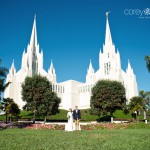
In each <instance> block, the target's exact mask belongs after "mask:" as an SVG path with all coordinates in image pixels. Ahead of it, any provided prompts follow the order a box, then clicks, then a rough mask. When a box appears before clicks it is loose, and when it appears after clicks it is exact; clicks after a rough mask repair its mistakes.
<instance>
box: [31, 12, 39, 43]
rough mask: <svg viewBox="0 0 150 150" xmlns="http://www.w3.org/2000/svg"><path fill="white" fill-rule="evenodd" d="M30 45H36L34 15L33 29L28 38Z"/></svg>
mask: <svg viewBox="0 0 150 150" xmlns="http://www.w3.org/2000/svg"><path fill="white" fill-rule="evenodd" d="M30 45H31V46H32V45H37V31H36V15H35V16H34V22H33V28H32V33H31V38H30Z"/></svg>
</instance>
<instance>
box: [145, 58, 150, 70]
mask: <svg viewBox="0 0 150 150" xmlns="http://www.w3.org/2000/svg"><path fill="white" fill-rule="evenodd" d="M145 61H146V66H147V69H148V72H150V56H145Z"/></svg>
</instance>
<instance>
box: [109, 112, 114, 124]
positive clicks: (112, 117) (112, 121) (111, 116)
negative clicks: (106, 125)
mask: <svg viewBox="0 0 150 150" xmlns="http://www.w3.org/2000/svg"><path fill="white" fill-rule="evenodd" d="M110 116H111V123H113V121H114V119H113V114H112V113H110Z"/></svg>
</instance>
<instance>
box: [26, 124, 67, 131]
mask: <svg viewBox="0 0 150 150" xmlns="http://www.w3.org/2000/svg"><path fill="white" fill-rule="evenodd" d="M25 129H50V130H64V129H65V126H64V125H58V124H40V123H37V124H31V125H29V126H26V127H25Z"/></svg>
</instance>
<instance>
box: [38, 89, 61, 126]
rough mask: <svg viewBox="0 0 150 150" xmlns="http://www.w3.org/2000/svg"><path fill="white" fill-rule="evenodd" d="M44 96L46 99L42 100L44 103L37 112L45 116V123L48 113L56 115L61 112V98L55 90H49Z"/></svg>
mask: <svg viewBox="0 0 150 150" xmlns="http://www.w3.org/2000/svg"><path fill="white" fill-rule="evenodd" d="M44 97H45V99H44V100H43V101H42V104H41V105H40V106H39V107H38V108H37V113H38V114H40V115H42V116H44V118H45V119H44V124H45V122H46V119H47V116H48V115H55V114H56V113H58V112H59V110H58V107H59V103H60V98H59V97H58V96H57V95H56V93H55V92H49V91H48V92H46V93H45V94H44Z"/></svg>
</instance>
